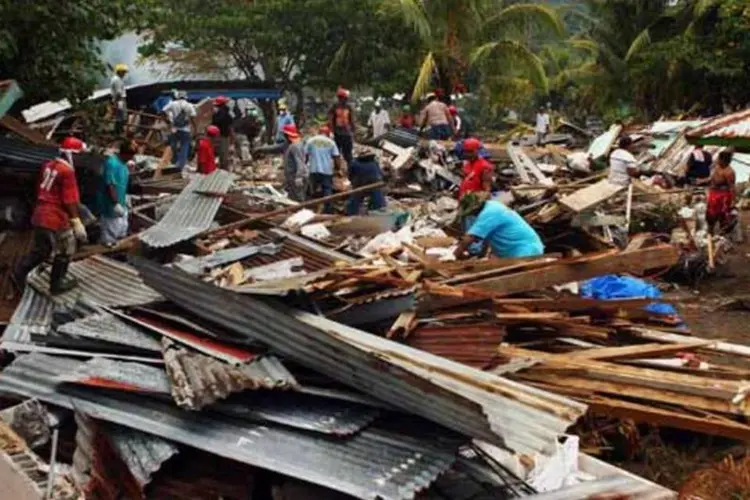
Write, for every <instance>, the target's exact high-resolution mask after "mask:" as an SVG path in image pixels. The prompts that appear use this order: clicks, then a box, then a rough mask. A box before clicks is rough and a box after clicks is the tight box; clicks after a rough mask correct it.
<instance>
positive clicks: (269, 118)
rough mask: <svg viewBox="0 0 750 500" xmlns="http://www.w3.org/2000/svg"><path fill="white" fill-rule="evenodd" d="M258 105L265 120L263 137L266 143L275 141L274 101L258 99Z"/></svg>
mask: <svg viewBox="0 0 750 500" xmlns="http://www.w3.org/2000/svg"><path fill="white" fill-rule="evenodd" d="M258 106H259V107H260V109H261V111H263V118H265V122H266V134H265V137H264V138H263V139H264V141H265V143H266V144H273V143H274V142H276V116H277V115H278V113H277V111H276V103H275V102H274V101H273V100H271V99H259V100H258Z"/></svg>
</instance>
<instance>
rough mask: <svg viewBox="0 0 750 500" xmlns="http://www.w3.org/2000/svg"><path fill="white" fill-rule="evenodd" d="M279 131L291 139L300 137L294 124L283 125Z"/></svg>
mask: <svg viewBox="0 0 750 500" xmlns="http://www.w3.org/2000/svg"><path fill="white" fill-rule="evenodd" d="M281 131H282V132H284V135H288V136H289V137H291V138H296V137H299V136H300V135H299V130H297V125H294V124H289V125H284V127H283V128H282V129H281Z"/></svg>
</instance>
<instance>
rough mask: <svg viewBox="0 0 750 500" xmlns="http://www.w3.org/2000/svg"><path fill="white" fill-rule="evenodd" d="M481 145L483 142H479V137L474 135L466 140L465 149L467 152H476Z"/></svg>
mask: <svg viewBox="0 0 750 500" xmlns="http://www.w3.org/2000/svg"><path fill="white" fill-rule="evenodd" d="M481 147H482V143H481V142H479V139H475V138H474V137H469V138H468V139H466V140H465V141H464V151H466V152H467V153H476V152H477V151H479V148H481Z"/></svg>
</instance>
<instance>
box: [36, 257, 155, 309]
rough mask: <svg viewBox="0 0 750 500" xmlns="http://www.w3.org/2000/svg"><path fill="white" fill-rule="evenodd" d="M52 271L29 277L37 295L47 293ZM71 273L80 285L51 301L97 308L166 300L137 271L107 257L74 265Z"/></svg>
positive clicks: (45, 269)
mask: <svg viewBox="0 0 750 500" xmlns="http://www.w3.org/2000/svg"><path fill="white" fill-rule="evenodd" d="M49 272H50V269H49V266H40V267H38V268H37V269H35V270H34V271H32V272H31V274H29V277H28V278H27V283H28V284H29V285H31V286H33V287H34V288H35V289H36V290H37V291H38V292H40V293H43V294H44V293H47V291H48V290H49ZM68 274H69V275H71V276H73V277H75V278H76V280H77V281H78V285H77V286H76V287H75V288H73V289H72V290H70V291H68V292H66V293H63V294H60V295H56V296H54V297H51V300H52V301H53V302H55V303H56V304H61V305H64V306H66V307H68V308H71V309H72V308H73V307H75V304H76V302H78V301H81V302H83V303H85V304H90V305H94V306H110V307H118V306H120V307H125V306H139V305H144V304H150V303H152V302H158V301H160V300H163V298H162V297H161V295H159V294H158V293H156V292H155V291H154V290H153V289H151V288H149V287H147V286H146V285H144V284H143V281H142V280H141V279H140V277H139V276H138V272H137V271H136V270H135V269H133V268H132V267H130V266H129V265H127V264H124V263H122V262H117V261H116V260H113V259H109V258H107V257H102V256H99V255H97V256H94V257H90V258H88V259H85V260H81V261H78V262H73V263H72V264H71V265H70V268H69V270H68Z"/></svg>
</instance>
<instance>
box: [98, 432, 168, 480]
mask: <svg viewBox="0 0 750 500" xmlns="http://www.w3.org/2000/svg"><path fill="white" fill-rule="evenodd" d="M106 434H107V436H108V437H109V439H110V441H111V442H112V446H113V447H114V448H115V450H116V451H117V454H118V455H120V458H121V459H122V461H123V462H124V463H125V465H126V466H127V467H128V470H130V473H131V474H133V477H134V478H135V480H136V481H137V482H138V484H139V485H140V486H141V489H143V488H145V487H146V485H147V484H148V483H150V482H151V477H152V476H153V474H154V473H155V472H157V471H158V470H159V469H160V468H161V466H162V464H163V463H164V462H166V461H167V460H169V459H170V458H172V457H173V456H175V455H176V454H177V453H178V452H179V449H178V448H177V446H176V445H175V444H174V443H172V442H170V441H167V440H166V439H162V438H160V437H156V436H152V435H150V434H146V433H144V432H140V431H137V430H135V429H128V428H127V427H122V426H119V425H114V424H110V425H107V426H106Z"/></svg>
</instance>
